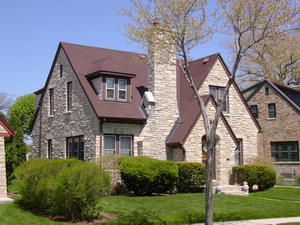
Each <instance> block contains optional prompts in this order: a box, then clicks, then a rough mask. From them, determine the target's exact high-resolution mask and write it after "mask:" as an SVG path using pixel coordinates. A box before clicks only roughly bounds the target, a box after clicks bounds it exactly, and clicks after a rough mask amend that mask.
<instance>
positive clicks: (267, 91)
mask: <svg viewBox="0 0 300 225" xmlns="http://www.w3.org/2000/svg"><path fill="white" fill-rule="evenodd" d="M265 94H266V95H269V88H268V87H266V88H265Z"/></svg>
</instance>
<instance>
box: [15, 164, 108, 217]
mask: <svg viewBox="0 0 300 225" xmlns="http://www.w3.org/2000/svg"><path fill="white" fill-rule="evenodd" d="M15 174H16V177H17V178H18V180H19V184H18V191H19V193H20V195H21V197H20V199H19V201H18V202H19V204H21V205H22V206H24V207H29V208H30V209H33V210H35V211H36V212H39V213H47V215H50V216H56V217H62V218H64V219H67V220H72V221H82V220H92V219H94V218H98V217H99V210H98V209H97V203H98V202H99V200H100V198H101V197H102V196H103V195H106V194H108V193H109V192H110V179H109V175H108V174H107V173H105V172H103V170H102V169H101V168H99V167H97V166H95V165H93V164H91V163H87V162H83V161H80V160H76V159H67V160H66V159H55V160H49V159H37V160H29V161H28V162H26V163H24V164H22V165H21V166H20V167H19V168H17V170H16V173H15Z"/></svg>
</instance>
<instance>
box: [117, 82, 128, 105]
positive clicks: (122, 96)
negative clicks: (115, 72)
mask: <svg viewBox="0 0 300 225" xmlns="http://www.w3.org/2000/svg"><path fill="white" fill-rule="evenodd" d="M126 96H127V80H125V79H118V99H119V100H120V101H126Z"/></svg>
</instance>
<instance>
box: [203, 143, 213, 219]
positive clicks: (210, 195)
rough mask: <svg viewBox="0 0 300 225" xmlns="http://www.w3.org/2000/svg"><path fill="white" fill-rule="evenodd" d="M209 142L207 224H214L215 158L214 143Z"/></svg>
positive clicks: (206, 189)
mask: <svg viewBox="0 0 300 225" xmlns="http://www.w3.org/2000/svg"><path fill="white" fill-rule="evenodd" d="M210 142H211V141H209V142H208V144H207V146H208V148H207V158H206V188H205V193H206V196H205V198H206V199H205V225H212V224H214V198H213V185H212V171H213V170H212V159H213V153H214V152H213V151H214V147H213V144H210Z"/></svg>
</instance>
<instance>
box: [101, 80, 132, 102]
mask: <svg viewBox="0 0 300 225" xmlns="http://www.w3.org/2000/svg"><path fill="white" fill-rule="evenodd" d="M128 83H129V80H128V79H124V78H112V77H106V78H105V89H106V95H105V100H110V101H122V102H127V100H128Z"/></svg>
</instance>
